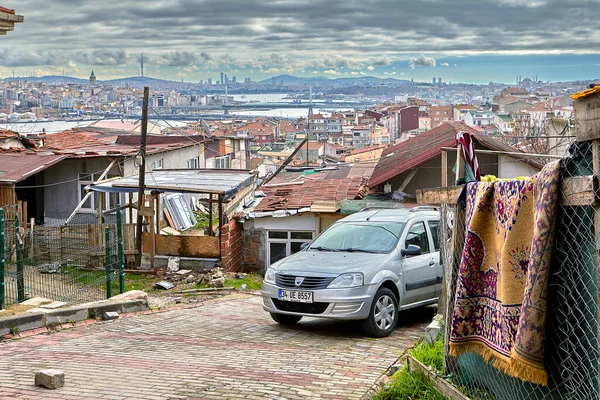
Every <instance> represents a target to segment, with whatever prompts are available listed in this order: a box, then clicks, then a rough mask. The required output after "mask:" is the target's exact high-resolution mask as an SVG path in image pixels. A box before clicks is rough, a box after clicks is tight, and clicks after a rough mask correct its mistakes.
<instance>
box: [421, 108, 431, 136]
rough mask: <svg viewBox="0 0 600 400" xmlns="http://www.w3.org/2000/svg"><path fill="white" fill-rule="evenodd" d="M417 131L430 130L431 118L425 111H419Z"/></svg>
mask: <svg viewBox="0 0 600 400" xmlns="http://www.w3.org/2000/svg"><path fill="white" fill-rule="evenodd" d="M419 129H424V130H426V131H428V130H430V129H431V117H430V116H429V113H427V112H425V111H419Z"/></svg>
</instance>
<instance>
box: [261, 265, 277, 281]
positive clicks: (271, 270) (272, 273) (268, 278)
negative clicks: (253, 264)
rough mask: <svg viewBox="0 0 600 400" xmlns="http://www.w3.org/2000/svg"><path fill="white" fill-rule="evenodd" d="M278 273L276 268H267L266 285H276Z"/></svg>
mask: <svg viewBox="0 0 600 400" xmlns="http://www.w3.org/2000/svg"><path fill="white" fill-rule="evenodd" d="M276 273H277V271H275V268H271V267H269V268H267V272H265V279H264V281H265V282H266V283H271V284H273V285H274V284H275V274H276Z"/></svg>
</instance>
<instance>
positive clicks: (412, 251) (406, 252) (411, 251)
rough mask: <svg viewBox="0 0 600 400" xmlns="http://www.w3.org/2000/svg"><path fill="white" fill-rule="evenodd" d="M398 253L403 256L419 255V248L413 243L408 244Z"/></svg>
mask: <svg viewBox="0 0 600 400" xmlns="http://www.w3.org/2000/svg"><path fill="white" fill-rule="evenodd" d="M400 253H401V254H402V255H403V256H419V255H421V248H420V247H419V246H417V245H415V244H409V245H408V247H407V248H406V249H402V250H401V251H400Z"/></svg>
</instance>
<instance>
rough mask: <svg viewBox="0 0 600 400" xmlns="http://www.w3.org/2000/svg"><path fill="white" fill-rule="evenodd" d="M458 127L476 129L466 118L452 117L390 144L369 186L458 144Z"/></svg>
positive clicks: (431, 158)
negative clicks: (406, 138)
mask: <svg viewBox="0 0 600 400" xmlns="http://www.w3.org/2000/svg"><path fill="white" fill-rule="evenodd" d="M457 131H467V132H471V133H473V134H474V133H476V132H475V131H474V130H473V129H471V127H469V126H467V125H465V123H464V122H462V121H449V122H446V123H443V124H442V125H440V126H438V127H436V128H434V129H432V130H430V131H427V132H425V133H422V134H420V135H417V136H415V137H414V138H411V139H408V140H406V141H404V142H401V143H398V144H397V145H395V146H392V147H388V148H387V149H385V150H384V151H383V153H382V154H381V159H380V160H379V162H378V163H377V167H375V170H374V171H373V175H371V179H370V180H369V187H374V186H377V185H381V184H382V183H385V182H387V181H388V180H390V179H392V178H393V177H394V176H396V175H399V174H401V173H403V172H405V171H408V170H410V169H413V168H416V167H418V166H420V165H422V164H425V163H426V162H428V161H431V160H433V159H434V158H435V157H437V156H438V155H439V154H440V153H441V149H442V147H454V146H455V145H456V132H457Z"/></svg>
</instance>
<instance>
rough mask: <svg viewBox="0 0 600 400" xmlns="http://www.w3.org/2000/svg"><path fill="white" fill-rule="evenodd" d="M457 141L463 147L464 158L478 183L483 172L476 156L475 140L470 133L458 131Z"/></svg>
mask: <svg viewBox="0 0 600 400" xmlns="http://www.w3.org/2000/svg"><path fill="white" fill-rule="evenodd" d="M456 140H457V141H458V143H459V144H461V145H462V150H463V156H464V158H465V162H466V164H467V165H468V166H469V167H470V168H471V171H473V175H474V177H475V180H476V181H480V180H481V172H480V170H479V163H478V162H477V156H476V155H475V144H474V143H473V138H472V137H471V134H470V133H469V132H465V131H458V132H456Z"/></svg>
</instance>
